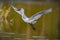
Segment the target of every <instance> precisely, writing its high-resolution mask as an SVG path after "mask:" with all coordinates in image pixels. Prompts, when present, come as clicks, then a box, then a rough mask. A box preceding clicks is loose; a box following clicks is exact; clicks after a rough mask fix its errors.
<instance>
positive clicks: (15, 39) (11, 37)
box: [0, 32, 48, 40]
mask: <svg viewBox="0 0 60 40" xmlns="http://www.w3.org/2000/svg"><path fill="white" fill-rule="evenodd" d="M16 35H17V36H16ZM25 36H26V34H22V35H21V34H20V33H19V34H16V33H12V32H0V40H26V37H25ZM27 40H48V39H47V38H46V37H45V36H32V37H31V38H29V39H27Z"/></svg>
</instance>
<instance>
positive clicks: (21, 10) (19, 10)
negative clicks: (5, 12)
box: [12, 6, 24, 15]
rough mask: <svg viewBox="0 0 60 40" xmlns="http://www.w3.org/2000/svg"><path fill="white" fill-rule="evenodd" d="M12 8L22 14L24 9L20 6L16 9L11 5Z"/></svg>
mask: <svg viewBox="0 0 60 40" xmlns="http://www.w3.org/2000/svg"><path fill="white" fill-rule="evenodd" d="M12 8H13V9H14V10H15V11H16V12H17V13H19V14H20V15H22V14H24V9H23V8H21V9H17V8H16V7H14V6H12Z"/></svg>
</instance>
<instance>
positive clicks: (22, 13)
mask: <svg viewBox="0 0 60 40" xmlns="http://www.w3.org/2000/svg"><path fill="white" fill-rule="evenodd" d="M12 8H13V9H14V10H15V11H16V12H17V13H19V14H20V15H21V16H22V19H23V20H24V22H26V23H29V24H31V25H32V24H35V23H36V22H37V19H39V18H40V17H41V16H42V15H43V14H48V13H49V12H51V11H52V9H51V8H49V9H47V10H43V11H40V12H38V13H36V14H34V15H32V16H31V17H30V18H28V17H27V16H26V15H25V13H24V9H23V8H21V9H20V10H19V9H17V8H16V7H14V6H12ZM32 26H33V25H32ZM32 28H33V30H35V28H34V27H32Z"/></svg>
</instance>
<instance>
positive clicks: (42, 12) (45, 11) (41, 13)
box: [30, 8, 52, 20]
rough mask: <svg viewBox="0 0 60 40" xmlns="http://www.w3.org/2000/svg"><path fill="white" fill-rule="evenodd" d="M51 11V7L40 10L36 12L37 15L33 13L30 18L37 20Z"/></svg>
mask: <svg viewBox="0 0 60 40" xmlns="http://www.w3.org/2000/svg"><path fill="white" fill-rule="evenodd" d="M51 11H52V9H51V8H50V9H47V10H43V11H40V12H38V13H36V14H35V15H33V16H32V17H31V18H30V20H37V19H39V18H40V17H41V16H42V15H43V14H47V13H49V12H51Z"/></svg>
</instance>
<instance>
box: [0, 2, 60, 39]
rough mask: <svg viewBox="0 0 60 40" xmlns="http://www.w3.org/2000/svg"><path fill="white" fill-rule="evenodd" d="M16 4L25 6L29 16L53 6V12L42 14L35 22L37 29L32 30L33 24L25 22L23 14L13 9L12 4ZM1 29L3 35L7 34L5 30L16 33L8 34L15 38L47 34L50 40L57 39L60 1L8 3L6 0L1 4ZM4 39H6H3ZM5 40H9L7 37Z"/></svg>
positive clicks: (20, 6)
mask: <svg viewBox="0 0 60 40" xmlns="http://www.w3.org/2000/svg"><path fill="white" fill-rule="evenodd" d="M12 5H13V6H15V7H17V8H18V9H20V8H24V11H25V14H26V15H27V16H28V17H31V16H32V15H34V14H36V13H37V12H39V11H42V10H46V9H48V8H52V12H51V13H49V14H46V15H43V16H41V18H40V19H38V20H37V23H36V24H34V26H35V28H36V31H34V30H32V28H31V26H30V25H29V24H27V23H25V22H24V21H23V20H22V18H21V15H19V14H18V13H17V12H15V11H14V10H13V8H12V7H11V6H12ZM0 9H2V11H1V12H0V21H1V22H0V31H1V36H4V35H5V36H6V35H7V34H4V33H5V32H7V33H9V32H11V33H15V34H13V35H10V34H9V35H8V36H11V37H13V38H17V37H23V38H26V40H28V39H27V38H30V37H31V36H46V37H47V38H48V39H49V40H55V39H56V38H57V37H58V36H59V31H58V30H59V23H60V22H59V17H60V16H59V10H60V9H59V3H58V2H45V1H43V2H42V3H40V1H38V2H37V1H33V2H32V1H31V2H30V1H28V2H26V1H25V2H24V1H22V2H18V3H14V2H13V3H12V2H11V3H8V2H4V3H1V4H0ZM2 40H4V39H2ZM5 40H8V39H6V38H5Z"/></svg>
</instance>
